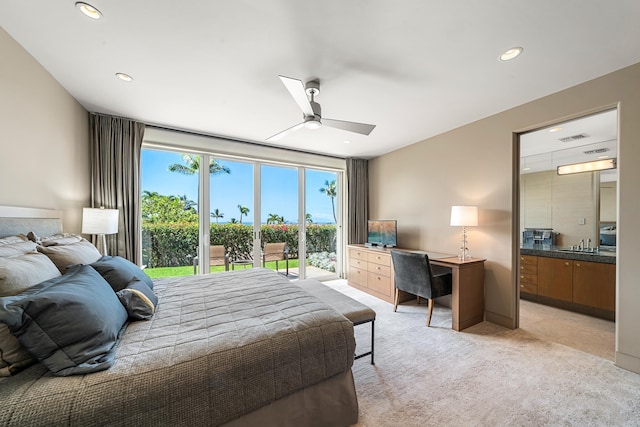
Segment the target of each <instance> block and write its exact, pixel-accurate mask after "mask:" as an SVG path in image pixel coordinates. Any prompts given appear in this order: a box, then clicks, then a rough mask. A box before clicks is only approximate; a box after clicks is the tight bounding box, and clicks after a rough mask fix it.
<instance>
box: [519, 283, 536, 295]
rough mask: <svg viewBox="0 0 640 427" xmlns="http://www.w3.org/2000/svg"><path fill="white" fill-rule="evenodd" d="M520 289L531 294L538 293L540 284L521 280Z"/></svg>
mask: <svg viewBox="0 0 640 427" xmlns="http://www.w3.org/2000/svg"><path fill="white" fill-rule="evenodd" d="M520 291H521V292H527V293H529V294H534V295H538V285H532V284H531V283H524V282H520Z"/></svg>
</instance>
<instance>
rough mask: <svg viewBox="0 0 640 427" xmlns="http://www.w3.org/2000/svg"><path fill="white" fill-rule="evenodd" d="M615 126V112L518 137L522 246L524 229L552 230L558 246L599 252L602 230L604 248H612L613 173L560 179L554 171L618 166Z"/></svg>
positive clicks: (616, 118)
mask: <svg viewBox="0 0 640 427" xmlns="http://www.w3.org/2000/svg"><path fill="white" fill-rule="evenodd" d="M617 122H618V115H617V110H615V109H614V110H608V111H605V112H602V113H598V114H593V115H590V116H586V117H582V118H580V119H576V120H572V121H567V122H564V123H560V124H556V125H554V126H550V127H547V128H543V129H539V130H536V131H533V132H528V133H524V134H522V135H520V174H521V175H520V226H521V227H522V233H521V236H520V238H521V241H520V243H521V245H523V244H524V243H525V239H524V236H525V230H526V229H530V230H531V229H535V230H552V231H551V232H552V233H553V234H554V236H555V237H556V238H555V239H554V241H553V243H554V244H555V245H556V246H571V245H577V244H578V242H579V241H580V240H584V241H585V242H587V241H589V242H590V244H591V245H592V246H593V247H595V246H602V243H601V234H602V233H601V229H603V230H604V234H603V235H604V236H605V239H607V242H605V243H612V242H614V240H612V236H611V235H610V234H615V232H616V231H617V230H616V228H615V221H616V216H617V211H616V209H617V208H616V207H617V198H616V194H617V169H612V170H606V171H599V172H582V173H575V174H570V175H558V173H557V168H558V166H562V165H569V164H576V163H583V162H591V161H595V160H603V159H616V160H617V146H618V144H617ZM529 234H531V233H529ZM538 234H540V233H538ZM613 239H615V236H613ZM528 241H529V242H530V241H531V240H530V239H529V240H528ZM604 246H607V247H609V249H611V247H613V250H615V243H613V244H612V245H604Z"/></svg>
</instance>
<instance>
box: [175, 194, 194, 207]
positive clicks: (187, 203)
mask: <svg viewBox="0 0 640 427" xmlns="http://www.w3.org/2000/svg"><path fill="white" fill-rule="evenodd" d="M178 200H180V201H181V202H182V204H183V206H184V210H185V211H190V210H192V209H193V207H194V206H196V202H194V201H193V200H189V199H188V198H187V195H186V194H185V195H183V196H179V197H178Z"/></svg>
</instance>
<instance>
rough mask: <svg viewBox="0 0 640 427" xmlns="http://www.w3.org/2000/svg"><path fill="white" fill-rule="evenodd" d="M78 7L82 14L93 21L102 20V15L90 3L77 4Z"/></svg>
mask: <svg viewBox="0 0 640 427" xmlns="http://www.w3.org/2000/svg"><path fill="white" fill-rule="evenodd" d="M76 7H77V8H78V9H80V12H82V13H84V14H85V15H87V16H88V17H89V18H91V19H100V18H102V13H100V11H99V10H98V9H96V8H95V7H93V6H91V5H90V4H89V3H85V2H81V1H79V2H76Z"/></svg>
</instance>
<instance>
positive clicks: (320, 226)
mask: <svg viewBox="0 0 640 427" xmlns="http://www.w3.org/2000/svg"><path fill="white" fill-rule="evenodd" d="M341 183H342V180H341V176H340V175H339V174H338V173H337V172H332V171H324V170H315V169H306V170H305V187H306V190H305V196H306V200H305V207H306V219H305V220H306V227H305V234H306V238H305V240H306V251H305V252H306V277H313V278H337V277H338V274H339V273H340V272H339V268H338V266H339V264H338V230H339V224H340V223H341V221H340V216H341V214H340V213H341V209H340V208H341V205H342V204H341V195H342V191H341V188H342V186H341Z"/></svg>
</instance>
